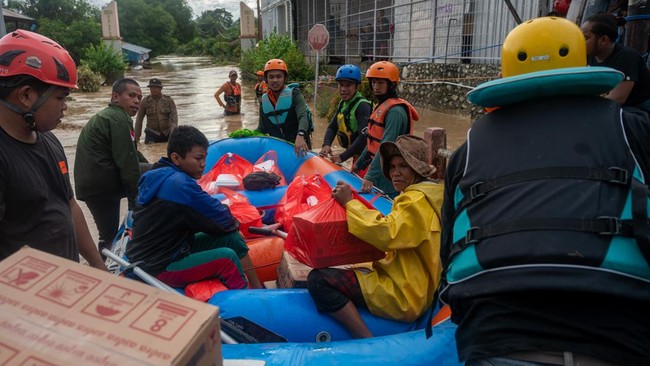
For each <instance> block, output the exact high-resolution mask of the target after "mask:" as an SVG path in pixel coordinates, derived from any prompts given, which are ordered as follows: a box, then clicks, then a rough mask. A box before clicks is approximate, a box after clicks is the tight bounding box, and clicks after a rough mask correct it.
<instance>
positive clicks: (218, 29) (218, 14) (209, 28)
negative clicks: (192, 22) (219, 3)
mask: <svg viewBox="0 0 650 366" xmlns="http://www.w3.org/2000/svg"><path fill="white" fill-rule="evenodd" d="M196 25H197V29H198V32H199V36H200V37H204V38H205V37H208V38H209V37H216V36H219V35H221V36H224V34H225V33H226V32H227V31H228V30H229V29H230V28H232V27H233V25H234V22H233V20H232V14H230V12H228V11H227V10H226V9H223V8H219V9H214V10H208V11H204V12H203V13H201V16H200V17H198V19H196Z"/></svg>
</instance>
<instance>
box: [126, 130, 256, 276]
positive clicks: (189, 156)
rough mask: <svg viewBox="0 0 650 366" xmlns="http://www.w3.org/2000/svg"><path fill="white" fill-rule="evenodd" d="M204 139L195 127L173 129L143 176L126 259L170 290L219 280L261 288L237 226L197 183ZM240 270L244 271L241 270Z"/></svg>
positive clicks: (201, 164) (225, 211) (203, 166)
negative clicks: (164, 147) (163, 154)
mask: <svg viewBox="0 0 650 366" xmlns="http://www.w3.org/2000/svg"><path fill="white" fill-rule="evenodd" d="M207 148H208V140H207V139H206V137H205V135H203V133H201V132H200V131H199V130H197V129H196V128H194V127H191V126H179V127H177V128H175V129H174V130H173V131H172V133H171V135H170V138H169V144H168V145H167V157H166V158H165V157H163V158H160V160H159V161H158V162H157V163H156V164H154V166H153V168H152V169H151V170H150V171H148V172H146V173H145V174H143V175H142V177H141V178H140V182H139V183H138V190H139V191H138V197H137V200H136V207H135V210H134V211H133V239H132V241H131V243H130V244H129V245H128V247H127V250H126V255H127V257H128V258H129V260H130V261H132V262H134V263H135V262H138V261H143V262H144V264H143V265H141V267H142V268H143V269H144V270H146V271H147V272H148V273H149V274H151V275H153V276H155V277H157V278H158V279H159V280H161V281H163V282H165V283H167V284H168V285H170V286H173V287H184V286H186V285H188V284H190V283H193V282H198V281H202V280H206V279H210V278H218V279H220V280H221V282H223V283H224V284H225V285H226V287H228V288H229V289H241V288H245V287H246V286H247V281H246V277H248V281H250V284H251V287H253V288H261V284H260V282H259V279H258V278H257V275H256V273H255V270H254V269H253V264H252V262H251V259H250V257H249V256H248V247H247V246H246V243H245V242H244V239H243V238H242V236H241V235H240V233H239V222H238V221H237V219H235V218H234V217H233V216H232V215H231V213H230V210H229V209H228V207H227V206H226V205H223V204H222V203H221V202H220V201H219V200H217V199H215V198H213V197H211V196H210V195H208V194H207V193H206V192H205V191H203V190H202V189H201V187H200V186H199V185H198V184H197V183H196V179H198V178H200V177H201V175H202V173H203V170H204V169H205V158H206V156H207ZM242 266H243V268H242Z"/></svg>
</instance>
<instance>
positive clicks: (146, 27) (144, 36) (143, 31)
mask: <svg viewBox="0 0 650 366" xmlns="http://www.w3.org/2000/svg"><path fill="white" fill-rule="evenodd" d="M156 4H158V2H156ZM117 9H118V13H119V14H120V34H121V36H122V38H123V39H124V41H125V42H129V43H133V44H136V45H138V46H142V47H147V48H149V49H151V56H156V55H164V54H166V53H172V52H173V51H174V50H176V48H177V45H178V40H176V38H174V31H175V30H176V21H175V20H174V18H173V17H172V16H171V15H170V14H169V13H168V12H166V11H165V9H163V7H162V6H161V5H155V6H154V5H150V4H149V3H147V2H146V1H145V0H119V1H118V2H117Z"/></svg>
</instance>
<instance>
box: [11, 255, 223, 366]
mask: <svg viewBox="0 0 650 366" xmlns="http://www.w3.org/2000/svg"><path fill="white" fill-rule="evenodd" d="M218 314H219V309H218V308H217V307H214V306H211V305H208V304H205V303H201V302H198V301H195V300H192V299H190V298H186V297H184V296H178V295H175V294H172V293H168V292H164V291H162V290H158V289H156V288H154V287H151V286H148V285H145V284H143V283H140V282H138V281H133V280H129V279H125V278H122V277H117V276H114V275H111V274H109V273H108V272H102V271H99V270H96V269H94V268H91V267H87V266H84V265H81V264H78V263H75V262H71V261H68V260H65V259H62V258H59V257H56V256H53V255H50V254H47V253H44V252H41V251H38V250H35V249H31V248H23V249H21V250H19V251H18V252H16V253H14V254H13V255H12V256H10V257H8V258H6V259H5V260H3V261H2V262H0V365H27V364H29V365H39V366H45V365H84V366H93V365H103V366H108V365H114V366H122V365H221V364H222V359H221V340H220V337H219V332H220V328H219V316H218Z"/></svg>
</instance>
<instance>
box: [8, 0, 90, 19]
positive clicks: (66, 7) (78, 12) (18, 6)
mask: <svg viewBox="0 0 650 366" xmlns="http://www.w3.org/2000/svg"><path fill="white" fill-rule="evenodd" d="M7 8H9V9H15V10H18V11H20V12H22V13H23V14H25V15H28V16H30V17H32V18H34V19H36V20H37V21H38V22H40V21H41V20H43V19H45V18H47V19H55V20H59V21H61V22H63V23H66V24H70V23H72V22H74V21H83V20H88V19H97V20H99V8H97V7H96V6H93V5H91V4H90V3H89V2H88V1H86V0H56V1H53V0H9V1H8V3H7Z"/></svg>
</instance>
